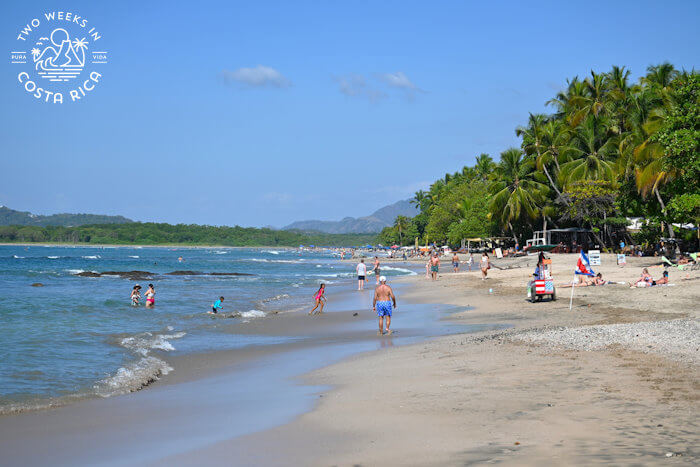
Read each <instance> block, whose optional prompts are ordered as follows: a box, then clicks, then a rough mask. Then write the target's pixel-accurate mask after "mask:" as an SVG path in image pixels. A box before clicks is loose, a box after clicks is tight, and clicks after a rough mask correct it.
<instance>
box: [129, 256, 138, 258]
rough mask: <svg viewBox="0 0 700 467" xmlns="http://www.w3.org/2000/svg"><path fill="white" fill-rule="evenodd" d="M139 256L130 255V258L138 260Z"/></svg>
mask: <svg viewBox="0 0 700 467" xmlns="http://www.w3.org/2000/svg"><path fill="white" fill-rule="evenodd" d="M138 257H139V256H138V255H129V258H138Z"/></svg>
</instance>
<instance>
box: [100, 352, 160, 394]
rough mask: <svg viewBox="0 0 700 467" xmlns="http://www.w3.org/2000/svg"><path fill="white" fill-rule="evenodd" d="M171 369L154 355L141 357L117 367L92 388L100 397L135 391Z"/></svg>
mask: <svg viewBox="0 0 700 467" xmlns="http://www.w3.org/2000/svg"><path fill="white" fill-rule="evenodd" d="M171 371H173V368H172V367H171V366H170V365H168V364H167V363H165V362H164V361H163V360H161V359H159V358H156V357H143V358H142V359H140V360H138V361H136V362H133V363H131V364H129V365H127V366H124V367H121V368H119V369H118V370H117V372H116V373H115V374H114V375H112V376H109V377H107V378H105V379H103V380H102V381H100V382H99V383H97V384H96V385H95V386H94V388H95V391H96V392H97V394H98V395H100V396H102V397H109V396H113V395H117V394H125V393H128V392H135V391H138V390H139V389H142V388H144V387H146V386H148V385H149V384H151V383H152V382H154V381H157V380H159V379H160V377H161V376H163V375H167V374H168V373H170V372H171Z"/></svg>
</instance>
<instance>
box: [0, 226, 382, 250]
mask: <svg viewBox="0 0 700 467" xmlns="http://www.w3.org/2000/svg"><path fill="white" fill-rule="evenodd" d="M375 240H376V235H375V234H326V233H320V232H301V231H293V230H273V229H258V228H253V227H239V226H235V227H214V226H208V225H194V224H190V225H185V224H177V225H172V224H163V223H141V222H133V223H128V224H96V225H82V226H77V227H63V226H47V227H40V226H21V225H10V226H0V242H6V243H41V242H47V243H76V244H94V245H107V244H117V245H165V244H167V245H217V246H299V245H317V246H320V245H324V246H329V245H332V246H360V245H366V244H367V243H373V242H374V241H375Z"/></svg>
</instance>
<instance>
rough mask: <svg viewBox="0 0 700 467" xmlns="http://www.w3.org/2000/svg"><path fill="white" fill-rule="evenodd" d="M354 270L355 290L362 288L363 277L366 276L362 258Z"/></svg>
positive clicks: (365, 266)
mask: <svg viewBox="0 0 700 467" xmlns="http://www.w3.org/2000/svg"><path fill="white" fill-rule="evenodd" d="M355 270H356V271H357V290H364V288H365V277H367V265H366V264H365V260H364V259H361V260H360V264H358V265H357V267H356V268H355Z"/></svg>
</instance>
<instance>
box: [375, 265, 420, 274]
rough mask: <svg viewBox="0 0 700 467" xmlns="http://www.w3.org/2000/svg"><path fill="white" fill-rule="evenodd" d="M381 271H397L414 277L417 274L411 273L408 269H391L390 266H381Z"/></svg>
mask: <svg viewBox="0 0 700 467" xmlns="http://www.w3.org/2000/svg"><path fill="white" fill-rule="evenodd" d="M382 269H385V270H387V271H399V272H404V273H407V274H408V275H409V276H415V275H416V274H417V273H416V272H415V271H411V270H410V269H404V268H393V267H391V266H382Z"/></svg>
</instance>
